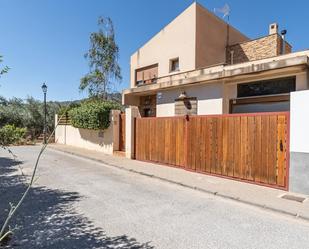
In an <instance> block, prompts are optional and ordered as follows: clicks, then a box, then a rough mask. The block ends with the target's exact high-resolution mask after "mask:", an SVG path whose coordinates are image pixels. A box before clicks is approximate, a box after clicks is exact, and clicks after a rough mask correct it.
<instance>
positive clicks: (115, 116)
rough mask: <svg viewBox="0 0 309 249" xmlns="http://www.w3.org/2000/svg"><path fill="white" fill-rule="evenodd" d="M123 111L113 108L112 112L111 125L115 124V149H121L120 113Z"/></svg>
mask: <svg viewBox="0 0 309 249" xmlns="http://www.w3.org/2000/svg"><path fill="white" fill-rule="evenodd" d="M120 113H121V111H119V110H112V113H111V117H112V120H111V125H112V126H113V151H118V150H119V131H120V125H121V124H120V123H119V122H120V120H119V115H120Z"/></svg>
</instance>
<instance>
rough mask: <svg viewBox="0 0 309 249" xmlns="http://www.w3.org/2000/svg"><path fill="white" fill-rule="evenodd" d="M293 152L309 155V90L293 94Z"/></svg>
mask: <svg viewBox="0 0 309 249" xmlns="http://www.w3.org/2000/svg"><path fill="white" fill-rule="evenodd" d="M290 110H291V129H290V137H291V138H290V140H291V144H290V150H291V152H302V153H309V130H308V129H309V90H306V91H297V92H292V93H291V105H290Z"/></svg>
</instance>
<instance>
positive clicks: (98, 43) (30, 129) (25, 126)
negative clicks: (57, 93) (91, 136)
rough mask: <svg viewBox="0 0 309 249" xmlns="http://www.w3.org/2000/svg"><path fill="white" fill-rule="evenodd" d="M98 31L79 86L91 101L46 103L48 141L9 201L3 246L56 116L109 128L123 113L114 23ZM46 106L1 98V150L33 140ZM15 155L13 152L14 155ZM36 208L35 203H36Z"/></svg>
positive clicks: (101, 22) (0, 227)
mask: <svg viewBox="0 0 309 249" xmlns="http://www.w3.org/2000/svg"><path fill="white" fill-rule="evenodd" d="M98 26H99V30H98V31H97V32H93V33H91V34H90V48H89V50H88V52H87V53H86V54H85V58H86V59H89V73H88V74H86V75H85V76H84V77H82V79H81V81H80V85H79V89H80V90H81V91H83V90H86V89H87V90H88V93H89V99H87V100H83V101H77V102H73V103H72V102H65V103H63V102H62V103H61V102H48V103H47V132H48V134H49V138H48V140H47V143H45V144H43V145H42V147H41V150H40V152H39V154H38V156H37V159H36V162H35V165H34V168H33V173H32V175H31V176H30V179H29V183H28V184H27V188H26V190H25V191H24V192H23V193H20V199H19V200H18V201H15V202H14V203H11V202H9V201H10V200H1V201H5V202H8V212H7V214H5V215H6V218H4V219H3V220H4V223H3V224H0V246H1V245H3V243H4V242H5V243H7V241H9V240H10V238H11V237H12V235H13V233H14V230H15V228H12V227H11V219H12V218H13V216H14V215H15V213H16V211H17V210H18V209H19V207H20V206H21V205H22V204H23V202H24V199H25V198H26V197H27V195H28V194H29V191H30V189H31V188H32V186H33V184H34V182H35V180H36V171H37V169H38V166H39V162H40V158H41V156H42V154H43V152H44V150H45V149H46V147H47V145H48V143H49V141H50V139H51V137H52V135H53V134H54V132H55V128H56V127H55V122H54V117H55V114H56V113H58V114H59V116H60V118H62V117H63V116H67V115H68V116H70V118H71V120H72V124H73V126H75V127H78V128H85V129H95V130H98V129H106V128H108V126H109V125H110V112H111V110H112V109H118V110H121V108H122V107H121V104H120V102H121V101H120V100H121V94H120V93H115V92H114V90H115V84H116V83H117V82H120V81H121V79H122V76H121V70H120V67H119V65H118V56H119V55H118V54H119V48H118V46H117V44H116V42H115V32H114V26H113V22H112V20H111V19H110V18H102V17H100V18H99V19H98ZM1 63H2V56H1V55H0V79H1V77H2V75H4V74H6V73H7V72H8V71H9V68H8V67H7V66H2V65H1ZM43 105H44V104H43V103H42V102H41V101H38V100H35V99H34V98H32V97H28V98H27V99H26V100H22V99H18V98H12V99H6V98H4V97H0V147H1V148H4V149H6V150H8V151H9V152H10V150H9V147H8V146H9V145H12V144H20V143H22V142H24V141H28V140H30V141H32V140H34V139H35V138H37V137H38V136H39V135H40V134H41V133H42V131H43V128H44V108H43V107H44V106H43ZM11 154H12V152H11ZM33 205H35V203H33Z"/></svg>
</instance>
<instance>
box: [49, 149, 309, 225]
mask: <svg viewBox="0 0 309 249" xmlns="http://www.w3.org/2000/svg"><path fill="white" fill-rule="evenodd" d="M48 148H49V149H52V150H55V151H59V152H62V153H66V154H70V155H73V156H77V157H80V158H84V159H88V160H91V161H95V162H98V163H103V164H105V165H108V166H111V167H114V168H117V169H120V170H125V171H127V172H132V173H135V174H139V175H143V176H147V177H151V178H154V179H158V180H161V181H164V182H168V183H172V184H176V185H179V186H182V187H185V188H189V189H192V190H197V191H200V192H203V193H206V194H210V195H214V196H218V197H220V198H223V199H228V200H232V201H236V202H240V203H243V204H246V205H249V206H253V207H257V208H261V209H264V210H268V211H271V212H275V213H280V214H283V215H286V216H290V217H293V218H296V219H301V220H303V221H306V222H309V216H306V215H302V214H298V213H294V212H290V211H286V210H283V209H278V208H275V207H271V206H268V205H266V204H260V203H256V202H252V201H248V200H243V199H241V198H239V197H237V196H232V195H226V194H221V193H219V192H215V191H211V190H207V189H203V188H200V187H197V186H192V185H188V184H184V183H182V182H178V181H174V180H170V179H167V178H164V177H160V176H155V175H152V174H147V173H145V172H142V171H138V170H134V169H128V168H125V167H122V166H119V165H116V164H112V163H109V162H106V161H104V160H101V159H97V158H93V157H88V156H84V155H80V154H78V153H75V152H72V151H66V150H62V149H58V148H55V147H48Z"/></svg>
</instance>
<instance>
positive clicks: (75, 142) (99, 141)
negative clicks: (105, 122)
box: [55, 125, 113, 154]
mask: <svg viewBox="0 0 309 249" xmlns="http://www.w3.org/2000/svg"><path fill="white" fill-rule="evenodd" d="M100 135H103V136H102V137H101V136H100ZM55 142H56V143H59V144H66V145H71V146H76V147H80V148H84V149H88V150H96V151H100V152H102V153H106V154H113V126H112V125H110V127H109V128H108V129H106V130H104V131H101V132H100V131H96V130H87V129H78V128H74V127H73V126H71V125H58V127H57V128H56V131H55Z"/></svg>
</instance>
